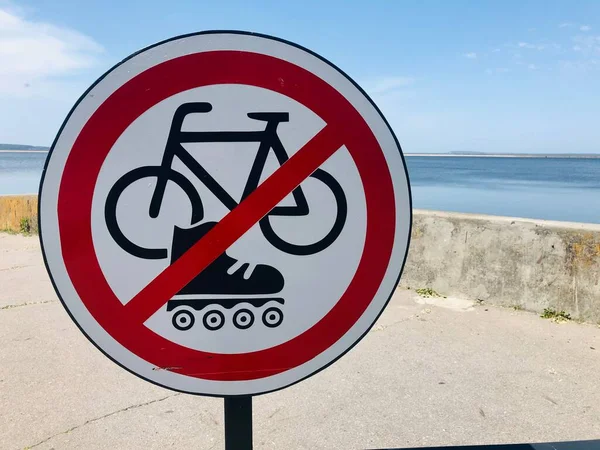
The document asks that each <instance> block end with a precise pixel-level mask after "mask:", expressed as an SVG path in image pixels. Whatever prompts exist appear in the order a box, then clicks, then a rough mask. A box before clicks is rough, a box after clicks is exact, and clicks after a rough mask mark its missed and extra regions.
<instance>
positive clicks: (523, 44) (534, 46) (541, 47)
mask: <svg viewBox="0 0 600 450" xmlns="http://www.w3.org/2000/svg"><path fill="white" fill-rule="evenodd" d="M517 47H519V48H528V49H532V50H544V49H545V48H546V46H545V45H542V44H530V43H529V42H519V43H518V44H517Z"/></svg>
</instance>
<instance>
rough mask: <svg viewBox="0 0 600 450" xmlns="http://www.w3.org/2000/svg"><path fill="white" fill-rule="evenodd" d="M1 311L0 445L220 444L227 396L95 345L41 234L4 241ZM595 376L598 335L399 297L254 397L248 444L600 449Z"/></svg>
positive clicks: (481, 308) (459, 304) (522, 316)
mask: <svg viewBox="0 0 600 450" xmlns="http://www.w3.org/2000/svg"><path fill="white" fill-rule="evenodd" d="M415 287H419V286H415ZM423 287H425V286H423ZM0 308H1V309H0V425H1V427H0V448H1V449H23V448H35V449H52V448H54V449H74V448H77V449H79V448H85V449H104V448H119V449H121V448H122V449H154V448H156V449H159V448H198V449H213V448H214V449H218V448H223V417H222V415H223V413H222V403H223V402H222V400H220V399H212V398H203V397H195V396H190V395H185V394H178V393H175V392H171V391H168V390H166V389H162V388H159V387H156V386H153V385H151V384H149V383H147V382H145V381H142V380H140V379H138V378H137V377H135V376H133V375H131V374H129V373H127V372H125V371H124V370H122V369H120V368H119V367H117V366H116V365H115V364H114V363H112V362H111V361H109V360H108V359H107V358H106V357H104V356H103V355H102V354H101V353H100V352H99V351H98V350H96V348H95V347H94V346H93V345H92V344H90V343H89V342H88V341H87V339H86V338H85V337H84V336H83V335H82V334H81V333H80V332H79V330H78V329H77V327H76V326H75V325H74V324H73V323H72V322H71V320H70V319H69V317H68V316H67V314H66V312H65V311H64V309H63V307H62V305H61V304H60V302H58V300H57V299H56V296H55V294H54V292H53V290H52V288H51V285H50V283H49V281H48V278H47V275H46V273H45V269H44V268H43V264H42V262H41V256H40V251H39V247H38V241H37V238H31V237H23V236H11V235H6V234H0ZM599 374H600V328H598V327H597V326H595V325H580V324H576V323H564V324H557V323H553V322H551V321H548V320H543V319H541V318H539V317H538V316H536V315H534V314H530V313H525V312H521V311H514V310H512V309H499V308H493V307H488V306H486V305H485V304H483V305H473V304H471V303H469V302H466V301H463V300H461V299H423V298H421V297H420V296H418V295H417V294H415V293H414V292H413V291H405V290H401V291H398V292H397V293H396V295H395V296H394V299H393V300H392V302H391V303H390V305H389V306H388V309H387V310H386V312H385V313H384V315H383V316H382V317H381V319H380V320H379V321H378V323H377V324H376V326H375V327H374V328H373V329H372V331H371V332H370V333H369V334H368V335H367V337H365V339H364V340H363V341H361V343H359V344H358V346H356V347H355V348H354V349H353V350H352V351H351V352H350V353H349V354H347V355H346V356H345V357H343V358H342V359H341V360H340V361H338V362H337V363H335V364H334V365H333V366H331V367H330V368H329V369H327V370H325V371H323V372H321V373H319V374H317V375H315V376H313V377H312V378H310V379H308V380H307V381H304V382H302V383H300V384H297V385H295V386H293V387H291V388H288V389H285V390H283V391H279V392H276V393H272V394H268V395H265V396H261V397H257V398H256V399H255V400H254V421H255V423H254V433H255V448H259V449H283V448H286V449H288V448H290V449H291V448H294V449H295V448H301V449H316V448H319V449H321V448H324V449H329V448H331V449H348V448H386V447H409V446H410V447H412V446H426V445H459V444H492V443H513V442H526V441H529V442H532V441H533V442H535V441H537V442H540V441H564V440H583V439H597V438H600V381H599V380H600V375H599Z"/></svg>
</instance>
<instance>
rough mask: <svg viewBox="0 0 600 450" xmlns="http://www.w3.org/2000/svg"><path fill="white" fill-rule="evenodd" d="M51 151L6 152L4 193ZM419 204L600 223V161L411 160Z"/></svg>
mask: <svg viewBox="0 0 600 450" xmlns="http://www.w3.org/2000/svg"><path fill="white" fill-rule="evenodd" d="M45 158H46V154H45V153H0V195H5V194H29V193H36V192H37V190H38V184H39V179H40V174H41V171H42V167H43V165H44V161H45ZM406 159H407V164H408V170H409V176H410V180H411V186H412V193H413V205H414V207H415V208H420V209H436V210H442V211H458V212H467V213H481V214H492V215H501V216H513V217H528V218H534V219H548V220H566V221H574V222H591V223H600V159H564V158H477V157H460V158H459V157H417V156H409V157H407V158H406Z"/></svg>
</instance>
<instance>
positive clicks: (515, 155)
mask: <svg viewBox="0 0 600 450" xmlns="http://www.w3.org/2000/svg"><path fill="white" fill-rule="evenodd" d="M404 156H407V157H428V158H532V159H600V155H597V154H591V155H565V154H558V155H553V154H552V153H544V154H538V155H536V154H531V153H529V154H522V155H521V154H518V153H511V154H500V153H499V154H489V155H487V154H486V155H454V154H451V153H404Z"/></svg>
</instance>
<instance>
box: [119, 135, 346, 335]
mask: <svg viewBox="0 0 600 450" xmlns="http://www.w3.org/2000/svg"><path fill="white" fill-rule="evenodd" d="M341 136H342V133H339V132H336V130H335V129H333V128H332V127H331V126H325V128H323V129H322V130H321V131H320V132H319V133H317V134H316V135H315V136H314V137H313V138H312V139H311V140H310V141H309V142H308V143H307V144H306V145H305V146H304V147H302V148H301V149H300V150H299V151H298V152H296V153H295V154H294V155H293V156H292V157H291V158H290V159H289V160H288V161H287V162H286V163H285V164H283V165H282V166H281V167H280V168H279V169H278V170H277V171H275V172H274V173H273V174H272V175H271V176H269V177H268V178H267V179H266V180H265V181H264V182H263V183H262V184H260V185H259V186H258V188H256V190H255V191H254V192H253V193H252V194H250V195H249V196H248V197H247V198H246V199H245V200H244V201H242V202H241V203H240V204H239V205H238V206H237V207H235V208H234V209H233V210H232V211H231V212H229V213H228V214H227V215H226V216H225V217H223V219H221V220H220V221H219V222H218V223H217V224H216V225H215V226H214V227H213V228H212V229H211V230H210V231H209V232H208V233H207V234H206V235H205V236H204V237H203V238H202V239H200V240H199V241H198V242H196V244H194V245H193V246H192V247H191V248H190V249H189V250H188V251H187V252H186V253H185V254H183V255H182V256H181V257H179V258H178V259H177V260H176V261H175V262H174V263H173V264H171V265H170V266H169V267H167V268H166V269H165V270H164V271H163V272H161V273H160V274H159V275H158V276H157V277H156V278H155V279H154V280H152V281H151V282H150V283H149V284H148V285H147V286H146V287H145V288H143V289H142V290H141V291H140V292H139V293H138V294H137V295H136V296H135V297H133V298H132V299H131V300H130V301H129V302H127V304H126V305H125V310H126V314H127V315H128V316H129V317H131V318H132V319H133V320H134V321H137V323H143V322H145V321H146V320H147V319H148V318H149V317H150V316H152V315H153V314H154V313H155V312H156V311H157V310H158V309H159V308H161V307H162V306H163V305H164V304H165V303H166V302H167V301H168V300H169V299H170V298H171V297H173V295H175V294H177V292H179V290H181V289H182V288H183V287H184V286H185V285H187V284H188V283H189V282H190V281H192V279H193V278H194V277H195V276H196V275H198V274H199V273H200V272H202V271H203V270H204V269H205V268H206V267H207V266H209V265H210V264H211V263H212V262H213V261H214V260H215V259H217V258H218V257H219V255H221V254H222V253H223V252H224V251H225V250H227V249H228V248H229V247H230V246H231V245H232V244H233V243H234V242H235V241H237V240H238V239H239V238H240V237H242V236H243V235H244V233H246V232H247V231H248V230H249V229H250V228H251V227H252V226H253V225H254V224H256V223H257V222H258V221H259V220H260V219H262V218H263V217H264V216H265V215H266V214H267V213H268V212H269V211H270V210H271V209H273V208H274V207H275V206H276V205H277V204H278V203H279V202H280V201H281V200H283V199H284V198H285V197H286V196H287V195H288V194H289V193H290V192H292V191H293V190H294V189H295V188H296V187H297V186H298V185H299V184H300V183H301V182H302V181H303V180H305V179H306V178H307V177H308V176H309V175H310V174H311V173H313V172H314V171H315V170H316V169H317V168H318V167H319V166H320V165H321V164H323V163H324V162H325V161H326V160H327V159H328V158H329V157H330V156H331V155H333V154H334V153H335V152H336V151H337V150H338V149H339V148H340V147H341V146H342V145H343V142H342V139H341Z"/></svg>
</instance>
